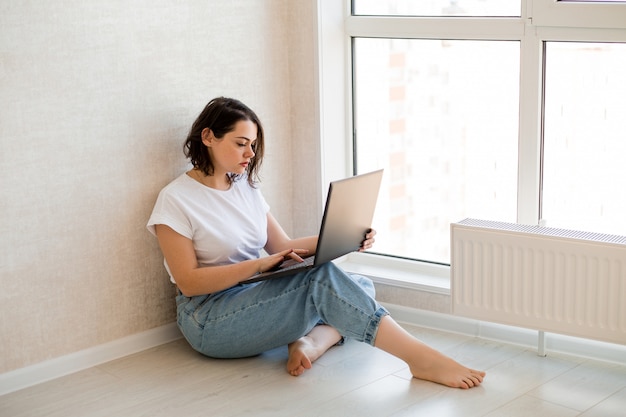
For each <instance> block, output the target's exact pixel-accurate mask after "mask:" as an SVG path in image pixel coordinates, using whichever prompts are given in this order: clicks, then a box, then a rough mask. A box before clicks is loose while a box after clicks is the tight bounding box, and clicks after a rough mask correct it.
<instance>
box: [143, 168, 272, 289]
mask: <svg viewBox="0 0 626 417" xmlns="http://www.w3.org/2000/svg"><path fill="white" fill-rule="evenodd" d="M268 211H269V205H268V204H267V202H266V201H265V199H264V198H263V195H262V194H261V192H260V191H259V190H258V189H256V188H252V187H251V186H250V185H249V184H248V181H247V179H246V178H245V177H244V178H241V179H239V180H238V181H235V182H233V183H232V184H231V187H230V188H229V189H228V190H226V191H220V190H215V189H213V188H209V187H206V186H205V185H203V184H200V183H199V182H197V181H196V180H194V179H192V178H190V177H189V176H188V175H187V174H182V175H181V176H179V177H178V178H176V179H175V180H174V181H172V182H171V183H169V184H168V185H167V186H165V188H163V189H162V190H161V192H160V193H159V197H158V198H157V201H156V204H155V206H154V209H153V211H152V215H151V216H150V219H149V220H148V225H147V227H148V230H149V231H150V232H151V233H152V234H153V235H156V233H155V227H154V226H155V225H157V224H164V225H167V226H169V227H171V228H172V229H173V230H174V231H176V232H177V233H179V234H181V235H183V236H185V237H187V238H189V239H191V240H192V241H193V246H194V248H195V250H196V257H197V258H198V264H199V266H212V265H226V264H232V263H237V262H241V261H244V260H247V259H256V258H258V257H259V256H260V253H261V250H262V249H263V247H265V244H266V242H267V213H268ZM164 263H165V268H166V269H167V271H168V273H169V274H170V279H171V281H172V282H173V283H175V281H174V277H172V273H171V272H170V269H169V267H168V265H167V261H165V262H164Z"/></svg>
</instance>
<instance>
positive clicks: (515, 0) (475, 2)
mask: <svg viewBox="0 0 626 417" xmlns="http://www.w3.org/2000/svg"><path fill="white" fill-rule="evenodd" d="M520 3H521V0H353V2H352V7H353V13H354V14H355V15H386V16H520V9H521V6H520Z"/></svg>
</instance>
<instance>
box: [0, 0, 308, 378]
mask: <svg viewBox="0 0 626 417" xmlns="http://www.w3.org/2000/svg"><path fill="white" fill-rule="evenodd" d="M314 28H315V2H314V1H313V0H310V1H298V2H292V1H289V0H264V1H259V0H246V1H243V0H237V1H231V0H220V1H216V0H212V1H206V0H197V1H192V0H188V1H185V2H178V1H174V0H161V1H154V0H150V1H148V0H138V1H132V2H127V1H121V0H109V1H104V2H83V1H78V0H75V1H70V0H50V1H37V2H25V1H3V2H2V5H1V6H0V192H1V197H0V239H1V241H0V337H1V339H0V373H2V372H7V371H10V370H13V369H17V368H21V367H25V366H28V365H31V364H35V363H38V362H41V361H45V360H48V359H51V358H55V357H59V356H62V355H65V354H69V353H73V352H77V351H80V350H83V349H86V348H89V347H93V346H96V345H99V344H102V343H105V342H108V341H112V340H115V339H118V338H121V337H124V336H128V335H131V334H135V333H138V332H141V331H144V330H147V329H151V328H154V327H157V326H160V325H163V324H166V323H170V322H172V321H174V305H173V292H172V288H171V286H170V285H169V283H168V280H167V277H166V275H165V272H164V270H163V267H162V258H161V255H160V253H159V251H158V247H157V245H156V242H155V240H154V239H153V238H152V237H151V236H150V235H149V234H148V232H147V231H146V229H145V223H146V220H147V218H148V215H149V213H150V210H151V208H152V204H153V203H154V200H155V198H156V195H157V193H158V191H159V189H160V188H161V187H162V186H163V185H165V184H166V183H167V182H169V181H170V180H171V179H172V178H174V177H175V176H176V175H178V174H179V173H181V172H182V171H183V170H184V169H185V168H186V166H187V165H186V161H185V160H184V157H183V156H182V152H181V145H182V141H183V140H184V136H185V134H186V132H187V130H188V129H189V127H190V124H191V122H192V121H193V119H194V118H195V116H196V115H197V114H198V113H199V112H200V110H201V108H202V107H203V106H204V104H205V103H206V102H207V101H208V100H209V99H210V98H212V97H214V96H217V95H228V96H234V97H237V98H240V99H242V100H243V101H244V102H246V103H247V104H249V105H250V106H251V107H252V108H254V109H255V110H257V112H258V113H259V115H260V117H261V118H262V120H263V121H264V124H265V128H266V132H267V137H268V145H267V146H268V148H269V149H268V156H267V159H266V161H265V165H264V169H263V172H262V176H263V180H264V182H263V189H264V192H265V194H266V198H267V199H268V201H269V203H270V204H271V206H272V207H273V212H274V214H275V215H276V216H277V217H278V218H279V220H280V221H281V222H282V223H283V224H284V226H285V228H286V229H287V230H288V231H289V232H294V233H295V234H303V233H310V232H313V231H314V230H315V227H316V225H317V220H318V219H317V216H319V213H318V212H317V210H318V209H317V206H318V204H317V202H316V200H315V196H308V195H307V194H304V193H303V192H301V191H294V190H297V189H299V187H300V186H301V185H307V184H309V185H313V186H317V182H318V181H319V172H318V171H319V170H318V168H317V167H318V166H319V162H318V161H319V146H318V140H317V136H318V134H319V133H318V132H319V127H318V122H317V120H318V117H317V112H316V93H315V91H316V86H315V48H316V44H315V30H314ZM314 189H315V188H314ZM317 191H319V186H318V187H317Z"/></svg>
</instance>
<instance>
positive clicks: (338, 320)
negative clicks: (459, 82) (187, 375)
mask: <svg viewBox="0 0 626 417" xmlns="http://www.w3.org/2000/svg"><path fill="white" fill-rule="evenodd" d="M176 304H177V315H178V327H179V328H180V330H181V331H182V333H183V335H184V336H185V338H186V339H187V341H188V342H189V343H190V344H191V346H192V347H193V348H194V349H195V350H197V351H198V352H200V353H203V354H204V355H207V356H210V357H214V358H242V357H247V356H254V355H258V354H260V353H262V352H265V351H267V350H270V349H273V348H276V347H278V346H283V345H286V344H289V343H291V342H294V341H295V340H297V339H299V338H300V337H302V336H304V335H306V334H307V333H309V332H310V331H311V330H312V329H313V327H315V326H316V325H318V324H319V323H326V324H328V325H330V326H332V327H334V328H335V329H337V331H338V332H339V333H340V334H341V335H342V336H343V337H346V338H350V339H355V340H358V341H361V342H365V343H368V344H370V345H373V344H374V340H375V338H376V332H377V330H378V325H379V323H380V320H381V318H382V317H383V316H385V315H387V314H389V313H388V312H387V311H386V310H385V309H384V308H383V307H381V306H380V305H379V304H378V303H377V302H376V300H374V285H373V283H372V281H371V280H370V279H368V278H365V277H362V276H359V275H348V274H347V273H345V272H344V271H342V270H341V269H339V268H338V267H337V266H336V265H335V264H333V263H332V262H329V263H327V264H324V265H321V266H319V267H316V268H314V269H311V270H308V271H306V272H301V273H298V274H295V275H292V276H289V277H283V278H278V279H274V280H268V281H261V282H256V283H252V284H246V285H236V286H234V287H232V288H229V289H227V290H224V291H220V292H217V293H214V294H209V295H201V296H195V297H185V296H184V295H181V294H179V295H178V297H177V298H176Z"/></svg>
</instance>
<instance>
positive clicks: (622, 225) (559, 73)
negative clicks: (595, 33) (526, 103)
mask: <svg viewBox="0 0 626 417" xmlns="http://www.w3.org/2000/svg"><path fill="white" fill-rule="evenodd" d="M545 85H546V86H545V128H544V156H543V192H542V200H543V203H542V217H543V218H544V219H545V220H546V221H547V225H548V226H553V227H564V228H570V229H577V230H585V231H594V232H604V233H611V234H621V235H626V163H625V162H624V156H625V155H626V117H625V115H626V44H619V43H580V42H547V44H546V77H545Z"/></svg>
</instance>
